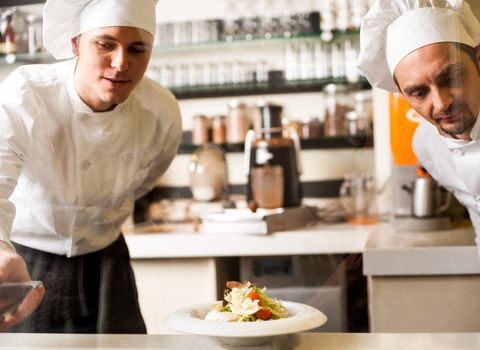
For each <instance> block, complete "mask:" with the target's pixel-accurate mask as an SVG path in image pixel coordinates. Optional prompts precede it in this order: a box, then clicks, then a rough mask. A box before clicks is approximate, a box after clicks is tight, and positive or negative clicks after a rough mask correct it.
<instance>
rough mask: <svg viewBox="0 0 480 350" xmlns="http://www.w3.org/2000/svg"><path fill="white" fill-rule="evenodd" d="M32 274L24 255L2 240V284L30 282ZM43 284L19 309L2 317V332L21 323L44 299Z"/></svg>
mask: <svg viewBox="0 0 480 350" xmlns="http://www.w3.org/2000/svg"><path fill="white" fill-rule="evenodd" d="M28 281H30V275H29V274H28V271H27V266H26V265H25V262H24V261H23V259H22V257H21V256H20V255H18V254H17V253H15V251H14V250H13V249H12V247H10V246H9V245H8V244H7V243H6V242H5V241H0V284H1V283H5V282H28ZM44 294H45V288H44V287H43V285H41V286H39V287H37V288H34V289H32V290H31V291H30V292H29V293H28V294H27V296H26V297H25V299H23V301H22V303H21V304H20V305H19V306H18V307H17V309H16V310H15V311H13V312H11V313H9V314H6V315H5V316H4V317H3V318H2V317H0V332H3V331H5V330H7V329H8V328H10V327H12V326H14V325H16V324H17V323H20V322H21V321H22V320H23V319H25V318H26V317H27V316H28V315H30V314H31V313H32V312H33V311H34V310H35V309H36V308H37V306H38V305H39V304H40V302H41V301H42V298H43V295H44Z"/></svg>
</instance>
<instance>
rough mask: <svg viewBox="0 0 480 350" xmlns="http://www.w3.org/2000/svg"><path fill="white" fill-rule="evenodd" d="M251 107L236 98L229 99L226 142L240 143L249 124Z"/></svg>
mask: <svg viewBox="0 0 480 350" xmlns="http://www.w3.org/2000/svg"><path fill="white" fill-rule="evenodd" d="M250 114H251V107H250V106H249V105H247V104H246V103H242V102H239V101H238V100H232V101H230V103H229V105H228V116H227V122H226V124H227V133H226V140H227V143H242V142H244V141H245V136H246V135H247V132H248V130H249V129H250V126H251V117H250Z"/></svg>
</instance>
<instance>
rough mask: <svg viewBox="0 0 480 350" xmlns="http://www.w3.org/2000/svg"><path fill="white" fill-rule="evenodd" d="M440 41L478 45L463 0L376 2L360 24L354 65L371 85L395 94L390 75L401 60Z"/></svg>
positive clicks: (477, 27) (479, 28) (478, 30)
mask: <svg viewBox="0 0 480 350" xmlns="http://www.w3.org/2000/svg"><path fill="white" fill-rule="evenodd" d="M439 42H458V43H463V44H466V45H469V46H471V47H476V46H477V45H478V44H479V43H480V23H479V21H478V19H477V18H476V17H475V16H474V15H473V13H472V11H471V9H470V6H469V5H468V4H467V3H466V2H465V1H463V0H376V1H375V3H374V4H373V6H372V7H371V8H370V10H369V11H368V13H367V14H366V15H365V17H364V18H363V21H362V26H361V29H360V55H359V56H358V59H357V66H358V68H359V70H360V71H361V72H362V73H363V74H364V75H365V76H366V77H367V79H368V80H369V82H370V83H371V84H372V85H373V86H377V87H380V88H382V89H386V90H389V91H398V89H397V86H396V85H395V82H394V80H393V73H394V71H395V68H396V67H397V65H398V63H399V62H400V61H401V60H402V58H404V57H405V56H407V55H408V54H409V53H411V52H413V51H415V50H416V49H419V48H421V47H423V46H425V45H429V44H433V43H439Z"/></svg>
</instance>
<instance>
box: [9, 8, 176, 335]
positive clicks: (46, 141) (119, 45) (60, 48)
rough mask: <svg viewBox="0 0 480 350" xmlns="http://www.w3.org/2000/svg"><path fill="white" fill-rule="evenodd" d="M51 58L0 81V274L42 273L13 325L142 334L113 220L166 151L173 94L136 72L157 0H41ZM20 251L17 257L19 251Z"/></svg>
mask: <svg viewBox="0 0 480 350" xmlns="http://www.w3.org/2000/svg"><path fill="white" fill-rule="evenodd" d="M43 15H44V38H43V39H44V45H45V47H46V49H47V50H48V51H49V52H50V53H51V54H52V55H53V56H54V57H56V58H57V59H63V60H64V61H62V62H59V63H55V64H50V65H30V66H23V67H20V68H18V69H16V70H15V71H14V72H13V73H12V74H11V75H10V76H9V77H8V78H6V80H5V81H3V82H2V83H1V84H0V240H2V242H0V282H8V281H12V282H13V281H28V280H30V279H32V280H40V281H42V282H43V285H44V287H45V289H44V290H43V289H42V288H40V289H38V290H35V291H34V292H32V293H31V294H30V295H29V296H28V297H27V299H26V300H25V302H24V303H23V304H22V305H21V306H20V307H19V308H18V309H17V311H16V312H14V313H12V314H9V315H7V316H5V317H4V318H3V319H2V320H1V321H0V329H3V330H5V329H7V328H9V327H11V326H13V325H14V324H16V323H18V322H20V321H22V319H23V318H25V317H26V316H27V314H28V313H29V312H31V311H32V310H33V309H34V308H35V307H36V306H37V305H38V304H39V303H40V300H41V298H42V294H43V293H44V297H43V300H42V302H41V303H40V305H39V306H38V308H37V309H36V310H35V311H34V312H33V313H32V314H31V315H30V316H29V317H27V318H25V319H24V321H23V322H21V323H19V324H17V326H15V327H14V328H9V329H10V330H14V331H20V332H79V333H145V332H146V329H145V324H144V322H143V318H142V315H141V313H140V309H139V305H138V301H137V291H136V287H135V280H134V276H133V273H132V269H131V266H130V262H129V253H128V249H127V246H126V244H125V241H124V239H123V237H122V235H121V234H120V226H121V224H122V223H123V222H124V221H125V219H126V218H127V217H128V216H129V215H130V214H131V213H132V211H133V206H134V201H135V199H137V198H139V197H140V196H142V195H143V194H145V193H146V192H147V191H149V190H150V189H151V188H152V187H153V186H154V183H155V181H156V179H157V178H158V177H159V176H160V175H161V174H162V173H163V172H164V171H165V170H166V169H167V167H168V166H169V164H170V162H171V161H172V159H173V157H174V156H175V154H176V151H177V148H178V144H179V141H180V134H181V118H180V113H179V109H178V105H177V102H176V100H175V98H174V97H173V95H172V94H171V93H170V92H168V91H167V90H165V89H164V88H162V87H161V86H159V85H158V84H157V83H155V82H153V81H152V80H150V79H148V78H146V77H144V73H145V70H146V68H147V65H148V62H149V60H150V56H151V53H152V46H153V39H154V33H155V27H156V24H155V0H47V2H46V4H45V6H44V11H43ZM20 257H21V258H20Z"/></svg>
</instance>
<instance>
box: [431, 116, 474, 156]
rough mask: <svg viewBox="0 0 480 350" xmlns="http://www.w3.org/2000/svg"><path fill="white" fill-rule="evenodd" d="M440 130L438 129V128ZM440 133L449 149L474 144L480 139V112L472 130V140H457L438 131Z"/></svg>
mask: <svg viewBox="0 0 480 350" xmlns="http://www.w3.org/2000/svg"><path fill="white" fill-rule="evenodd" d="M437 132H438V130H437ZM438 135H440V137H442V139H443V140H444V141H445V144H446V145H447V147H448V149H451V150H453V149H456V148H463V147H466V146H469V145H471V144H474V143H476V142H478V141H479V139H480V112H479V113H478V115H477V120H476V121H475V124H474V125H473V128H472V130H471V131H470V138H471V140H457V139H454V138H452V137H449V136H445V135H442V134H440V133H439V132H438Z"/></svg>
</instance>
